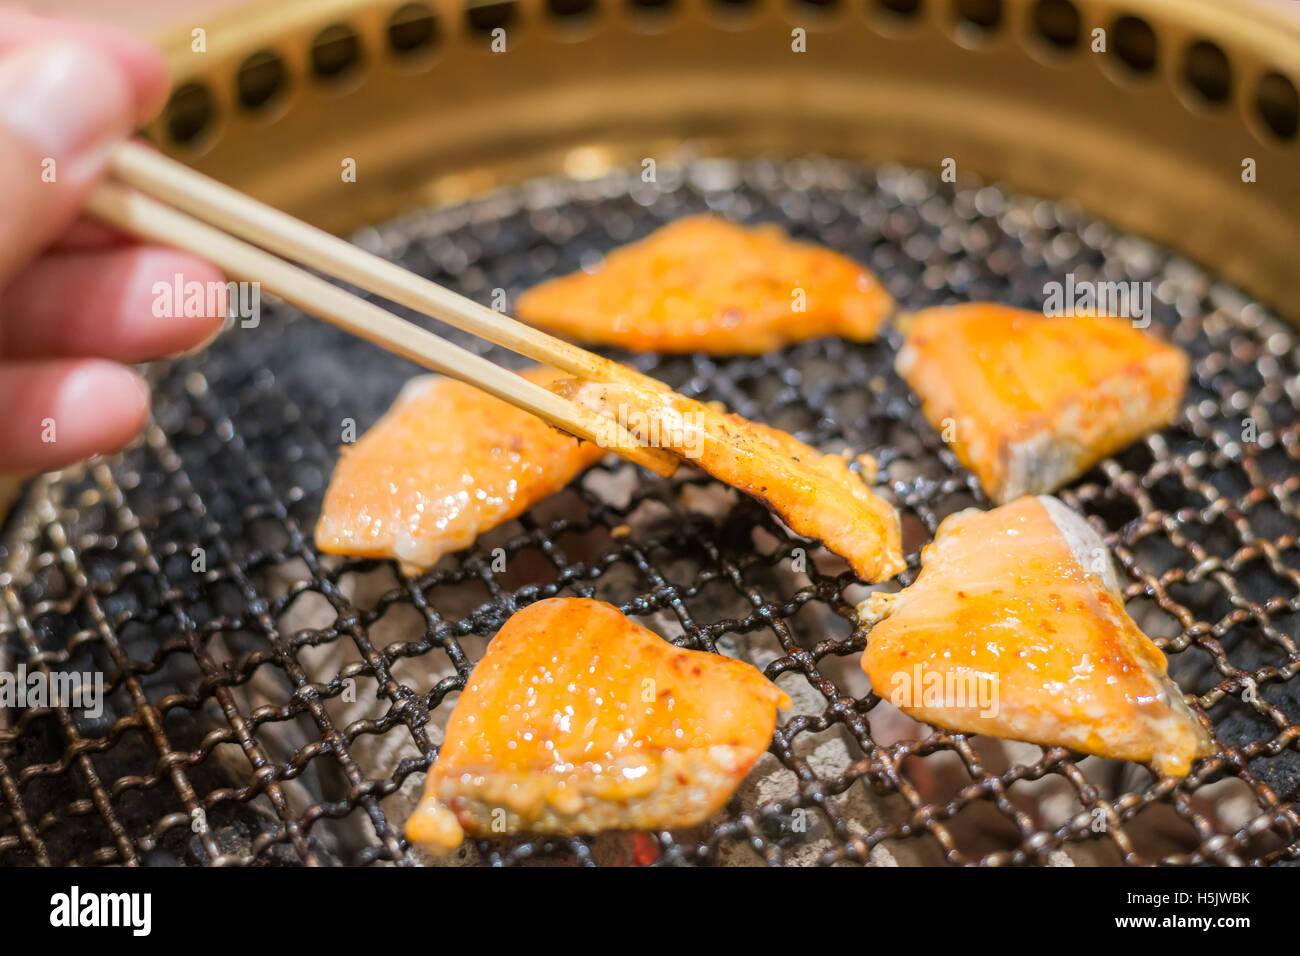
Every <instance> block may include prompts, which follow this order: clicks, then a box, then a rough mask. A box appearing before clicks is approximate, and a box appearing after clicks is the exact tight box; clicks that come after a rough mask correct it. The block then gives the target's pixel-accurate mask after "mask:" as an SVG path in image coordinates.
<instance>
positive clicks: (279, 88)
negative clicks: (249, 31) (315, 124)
mask: <svg viewBox="0 0 1300 956" xmlns="http://www.w3.org/2000/svg"><path fill="white" fill-rule="evenodd" d="M285 77H286V71H285V67H284V60H282V59H281V58H280V56H279V55H278V54H277V53H274V52H273V51H271V50H261V51H259V52H257V53H254V54H253V55H252V56H250V57H249V58H248V59H246V60H245V61H244V63H243V65H242V66H240V68H239V72H238V73H237V74H236V76H235V94H236V96H237V98H238V99H239V102H240V104H241V105H242V106H243V107H244V108H245V109H247V110H252V111H258V110H262V109H265V108H267V107H268V106H270V105H271V104H272V102H273V101H275V100H276V99H278V98H279V97H280V96H281V95H282V94H283V93H284V91H285Z"/></svg>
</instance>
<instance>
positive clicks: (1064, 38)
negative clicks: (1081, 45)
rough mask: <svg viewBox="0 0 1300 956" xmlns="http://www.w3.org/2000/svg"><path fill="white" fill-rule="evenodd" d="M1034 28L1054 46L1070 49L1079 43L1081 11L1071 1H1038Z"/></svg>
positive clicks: (1035, 8) (1035, 9)
mask: <svg viewBox="0 0 1300 956" xmlns="http://www.w3.org/2000/svg"><path fill="white" fill-rule="evenodd" d="M1034 28H1035V29H1036V30H1037V31H1038V35H1039V36H1040V37H1042V38H1043V39H1044V40H1046V41H1047V42H1048V43H1049V44H1051V45H1052V46H1054V47H1058V48H1060V49H1063V50H1065V49H1069V48H1070V47H1073V46H1074V45H1075V44H1077V43H1078V42H1079V10H1078V8H1077V7H1076V6H1075V5H1074V4H1073V3H1071V2H1070V0H1038V4H1037V5H1036V6H1035V7H1034Z"/></svg>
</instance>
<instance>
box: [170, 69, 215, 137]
mask: <svg viewBox="0 0 1300 956" xmlns="http://www.w3.org/2000/svg"><path fill="white" fill-rule="evenodd" d="M215 115H216V107H215V105H214V103H213V99H212V91H211V90H209V89H208V87H207V86H205V85H204V84H202V83H184V84H182V85H181V86H178V87H177V88H176V90H175V92H173V93H172V95H171V98H170V99H168V101H167V107H166V108H165V109H164V110H163V121H164V123H165V124H166V126H167V135H168V136H170V137H171V139H172V141H173V142H176V143H180V144H181V145H192V144H193V143H194V142H195V141H196V140H197V139H198V138H199V137H200V136H201V135H202V133H203V132H204V131H205V130H207V129H208V128H209V127H210V126H211V125H212V121H213V119H214V117H215Z"/></svg>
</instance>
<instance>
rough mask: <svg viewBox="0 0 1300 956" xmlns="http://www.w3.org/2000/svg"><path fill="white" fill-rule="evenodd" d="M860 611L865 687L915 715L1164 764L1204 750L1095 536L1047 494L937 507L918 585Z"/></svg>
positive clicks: (1178, 765) (1177, 765)
mask: <svg viewBox="0 0 1300 956" xmlns="http://www.w3.org/2000/svg"><path fill="white" fill-rule="evenodd" d="M859 615H860V616H861V617H862V618H863V620H864V622H865V623H868V624H873V625H874V626H873V627H872V628H871V630H870V632H869V633H868V635H867V649H866V651H865V653H864V654H863V656H862V666H863V669H864V670H865V671H866V672H867V674H868V676H869V677H870V678H871V685H872V689H873V690H874V691H875V693H876V694H877V695H879V696H880V697H882V698H884V699H886V700H890V701H891V702H892V703H894V704H895V705H896V706H898V707H899V708H900V709H901V710H903V711H905V712H906V713H908V714H910V715H911V716H913V717H915V718H916V719H917V720H920V721H924V722H926V723H930V724H934V725H936V726H939V727H946V728H948V729H949V730H957V731H963V732H966V733H977V734H988V735H989V736H991V737H1006V738H1010V739H1013V740H1027V741H1030V742H1032V743H1036V744H1042V745H1045V746H1053V745H1059V746H1064V747H1070V748H1072V749H1074V750H1078V751H1081V752H1083V753H1089V754H1097V755H1099V756H1102V757H1114V758H1117V759H1121V760H1137V761H1143V762H1147V763H1150V764H1151V765H1152V766H1153V767H1154V768H1155V769H1156V770H1157V772H1159V773H1162V774H1170V775H1173V776H1184V775H1186V774H1187V773H1188V771H1189V769H1190V768H1191V765H1192V763H1193V761H1195V760H1196V759H1197V758H1199V757H1204V756H1207V755H1208V754H1210V753H1211V752H1212V750H1213V748H1212V745H1211V741H1210V738H1209V735H1208V734H1207V733H1206V731H1205V728H1204V727H1203V726H1202V724H1201V722H1200V721H1199V720H1198V719H1197V717H1196V716H1195V714H1194V713H1193V711H1192V709H1191V708H1190V707H1188V705H1187V704H1186V702H1185V701H1184V699H1183V695H1182V692H1181V691H1180V690H1179V689H1178V687H1177V685H1176V684H1174V682H1173V681H1172V680H1170V678H1169V676H1168V674H1167V673H1166V666H1165V656H1164V654H1163V653H1161V651H1160V649H1159V648H1158V647H1156V645H1155V644H1154V643H1153V642H1152V641H1151V640H1150V639H1149V638H1148V637H1147V636H1146V635H1145V634H1143V633H1142V631H1141V630H1139V629H1138V626H1137V624H1136V623H1134V621H1133V619H1132V618H1130V617H1129V616H1128V614H1127V612H1126V611H1125V610H1124V600H1123V594H1122V592H1121V591H1120V588H1119V583H1118V580H1117V579H1116V577H1115V571H1114V568H1113V566H1112V565H1111V563H1110V556H1109V553H1108V552H1107V550H1106V548H1105V546H1104V544H1103V543H1102V541H1101V538H1100V537H1098V535H1097V534H1096V532H1095V531H1093V529H1092V528H1091V527H1090V526H1089V525H1088V524H1087V522H1086V521H1084V519H1083V518H1082V517H1081V516H1080V515H1078V514H1076V513H1075V512H1074V511H1071V510H1070V509H1069V508H1068V507H1066V506H1065V505H1064V504H1062V503H1061V502H1060V501H1058V500H1057V499H1055V498H1050V497H1046V496H1044V497H1037V498H1035V497H1025V498H1021V499H1019V500H1017V501H1014V502H1012V503H1010V504H1007V505H1003V506H1002V507H1000V508H996V509H994V510H993V511H977V510H975V509H968V510H966V511H962V512H959V513H958V514H955V515H952V516H951V517H949V518H947V519H945V520H944V521H943V522H942V523H941V524H940V525H939V529H938V532H937V534H936V535H935V539H934V541H933V542H932V543H931V544H930V545H928V546H927V547H926V548H925V550H924V551H923V552H922V556H921V573H920V575H919V576H918V577H917V579H916V583H915V584H913V585H912V586H911V587H909V588H906V589H904V590H903V591H902V592H901V593H899V594H874V595H872V596H871V597H869V598H868V599H867V600H866V601H864V602H863V604H862V605H860V606H859Z"/></svg>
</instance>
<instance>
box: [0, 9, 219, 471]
mask: <svg viewBox="0 0 1300 956" xmlns="http://www.w3.org/2000/svg"><path fill="white" fill-rule="evenodd" d="M166 92H167V77H166V68H165V66H164V64H163V61H162V58H161V57H160V55H159V54H158V53H157V52H156V51H154V50H153V49H151V48H150V47H148V46H146V45H145V44H143V43H142V42H140V41H138V40H136V39H134V38H132V37H131V36H129V35H127V34H125V33H122V32H120V31H117V30H113V29H111V28H109V27H101V26H95V25H90V24H82V23H74V22H71V21H58V20H48V19H44V18H37V17H33V16H29V15H27V14H23V13H17V12H12V11H0V210H2V212H0V474H4V473H30V472H36V471H48V470H51V469H54V468H59V467H62V466H64V465H67V464H70V463H72V462H74V461H78V460H80V459H82V458H85V457H87V456H89V455H93V454H98V453H106V452H111V451H114V450H116V449H118V448H120V447H121V446H122V445H124V444H126V443H127V442H128V441H130V440H131V438H132V437H134V436H135V435H136V434H137V433H138V432H139V431H140V429H141V428H143V426H144V423H145V421H146V419H147V418H148V414H149V391H148V387H147V386H146V385H145V382H144V380H143V379H142V378H141V377H140V376H139V375H137V374H136V373H135V372H134V371H132V370H131V369H129V368H127V367H126V365H124V364H121V363H128V362H141V361H145V360H148V359H152V358H157V357H159V356H162V355H166V354H168V353H172V352H178V351H183V350H185V349H188V348H192V347H194V346H196V345H199V344H200V343H202V342H203V341H204V340H205V339H207V338H209V337H210V336H212V335H214V334H215V333H216V332H217V330H218V329H219V328H220V325H221V316H216V315H213V316H184V315H178V316H176V317H168V318H157V317H155V315H154V310H153V308H152V302H153V298H154V295H153V292H152V288H153V285H154V283H156V282H159V281H164V282H167V283H168V284H169V285H170V284H172V283H173V282H174V281H175V277H176V276H177V275H180V276H183V280H182V281H185V282H202V283H207V282H221V281H223V280H222V277H221V276H220V274H219V273H218V272H217V271H216V270H215V269H214V268H213V267H212V266H210V265H208V264H207V263H205V262H203V261H202V260H200V259H197V258H195V257H194V256H191V255H187V254H185V253H181V252H176V251H173V250H170V249H165V248H161V247H154V246H143V245H139V244H135V243H132V242H131V241H129V240H128V239H126V238H125V237H123V236H121V235H118V234H116V233H114V232H113V231H112V230H110V229H108V228H107V227H105V226H102V225H99V224H98V223H95V222H93V221H91V220H88V219H83V218H80V216H79V210H80V209H81V206H82V204H83V202H84V201H85V198H86V196H87V195H88V194H89V192H90V190H91V188H92V187H93V185H94V183H95V182H96V180H98V179H99V177H100V176H101V175H102V174H103V172H104V169H105V165H106V163H107V160H108V155H109V151H110V150H111V148H112V146H113V145H115V144H116V143H118V142H120V141H121V140H122V139H124V138H126V137H127V136H129V135H130V134H131V132H132V130H134V129H135V128H137V127H138V126H139V125H140V124H141V123H143V122H145V121H146V120H147V119H149V118H150V117H151V116H152V115H153V114H154V113H155V112H156V111H157V110H158V108H159V107H160V106H161V104H162V101H163V99H164V97H165V96H166Z"/></svg>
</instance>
